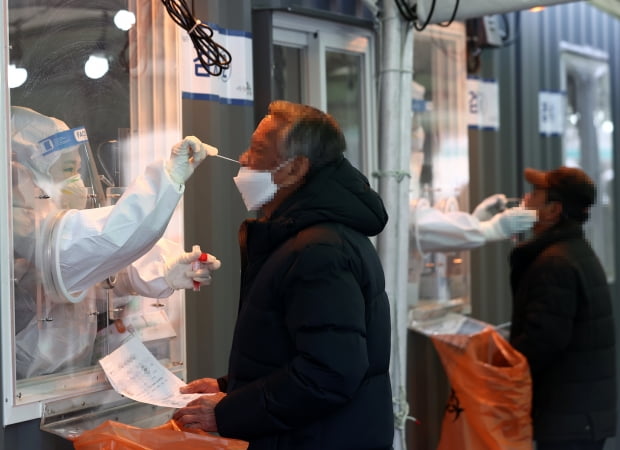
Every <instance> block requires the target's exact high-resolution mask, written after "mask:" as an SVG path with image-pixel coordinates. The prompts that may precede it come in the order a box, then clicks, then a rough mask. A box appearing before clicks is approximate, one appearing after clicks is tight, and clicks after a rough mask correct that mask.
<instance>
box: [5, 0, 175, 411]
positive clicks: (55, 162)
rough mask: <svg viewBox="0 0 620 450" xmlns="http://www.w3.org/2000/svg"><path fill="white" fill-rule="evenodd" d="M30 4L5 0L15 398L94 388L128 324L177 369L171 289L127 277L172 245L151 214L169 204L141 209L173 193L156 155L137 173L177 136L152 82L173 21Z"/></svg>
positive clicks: (146, 12)
mask: <svg viewBox="0 0 620 450" xmlns="http://www.w3.org/2000/svg"><path fill="white" fill-rule="evenodd" d="M33 5H34V4H33V2H32V1H30V0H11V1H10V2H9V43H10V60H11V74H10V83H11V92H10V96H11V100H10V101H11V165H12V202H13V208H12V218H13V223H12V231H13V248H14V277H13V278H14V280H15V283H14V299H13V301H14V308H13V309H14V325H15V327H14V331H15V334H14V337H13V338H14V347H13V350H14V356H15V359H14V361H15V373H16V383H15V395H14V398H13V399H12V401H11V402H9V403H10V404H14V405H17V406H20V405H28V404H32V403H35V402H38V401H42V400H47V399H52V398H58V397H62V396H66V395H76V394H78V393H80V392H85V391H91V392H92V391H93V390H96V389H104V388H106V387H107V386H106V383H105V376H103V375H102V373H101V371H100V369H99V366H98V364H97V361H98V359H99V358H101V357H102V356H104V355H106V354H108V353H109V352H111V351H112V350H114V349H115V348H117V347H118V346H119V345H120V344H121V343H122V342H123V340H124V339H126V338H127V337H128V336H130V335H131V334H136V335H138V336H140V337H141V338H142V340H143V341H144V342H145V343H146V344H147V346H148V347H149V349H151V351H152V352H153V353H154V354H155V355H156V356H157V357H158V358H160V359H161V360H162V361H163V362H164V363H165V364H167V365H168V366H169V367H173V366H174V367H176V368H177V369H178V368H180V367H183V355H182V354H181V350H180V349H181V346H182V338H181V339H179V338H178V337H181V336H182V335H183V332H184V330H182V329H181V326H182V324H181V317H182V314H181V307H182V300H183V298H182V295H181V294H179V293H174V294H173V295H172V296H170V297H169V290H168V289H167V285H165V282H164V285H159V286H156V284H155V282H153V283H151V284H148V283H146V284H148V288H144V287H143V286H141V287H138V284H135V283H134V282H133V281H132V282H129V281H128V280H130V279H131V280H137V279H138V276H136V274H140V278H144V279H146V277H147V276H146V273H145V272H144V270H145V269H144V268H145V267H147V266H148V267H149V270H150V269H151V268H153V267H154V266H155V264H154V265H149V261H155V260H157V261H164V260H165V258H166V257H168V256H171V255H177V254H178V252H180V251H181V250H182V247H181V246H180V245H179V244H177V243H176V242H172V241H169V240H158V238H159V237H160V233H161V232H162V231H163V229H162V228H161V227H160V226H159V225H157V224H156V222H157V219H156V218H155V217H162V221H161V226H163V227H164V228H165V225H167V224H168V219H169V217H170V215H172V213H173V212H174V209H172V210H170V211H166V212H164V211H161V210H158V212H157V213H155V212H153V211H150V210H148V206H145V205H149V204H153V205H155V204H159V203H158V202H156V201H155V198H154V196H155V195H161V197H159V198H162V199H163V198H165V197H163V196H164V195H167V196H168V197H167V198H169V199H176V198H180V195H179V194H178V192H177V191H176V190H175V189H176V188H173V190H174V192H173V191H170V192H173V193H172V194H164V192H168V191H167V189H169V188H168V187H167V186H170V183H169V182H168V184H166V183H165V182H164V181H163V180H167V178H166V175H165V174H164V173H163V164H153V165H152V167H153V169H148V170H149V171H148V175H146V174H147V171H146V170H145V168H146V166H147V165H149V164H150V163H151V162H153V161H154V160H155V159H158V158H159V157H160V155H161V154H162V152H163V153H164V154H165V155H166V157H167V155H168V153H169V149H170V147H171V145H172V144H174V142H175V141H176V140H178V136H179V135H180V132H179V124H178V123H176V122H175V121H174V120H169V118H168V117H169V116H166V114H170V116H172V117H176V116H178V104H174V103H172V104H171V102H170V101H166V99H169V98H173V99H180V95H178V92H176V91H175V89H176V88H175V86H176V85H177V84H176V83H175V82H174V81H175V80H174V79H172V78H166V80H167V81H165V82H161V80H160V79H161V78H162V77H167V76H168V74H169V73H170V70H173V71H175V70H176V66H175V64H174V61H176V53H175V52H176V36H177V35H176V27H175V25H174V24H173V22H172V21H171V20H170V18H169V17H167V16H166V12H165V9H164V8H163V6H162V5H161V4H160V3H159V2H151V1H150V0H136V1H134V0H128V1H125V2H123V1H119V0H96V1H94V0H93V1H86V0H85V1H82V2H74V1H69V0H67V1H56V0H55V1H48V2H46V1H41V2H36V6H33ZM121 7H122V9H121ZM151 8H152V9H153V12H151ZM129 9H131V12H130V11H129ZM119 11H121V15H120V16H119V15H118V13H119ZM139 12H142V14H139ZM123 15H124V17H125V18H128V19H129V20H128V21H127V22H122V20H121V21H119V17H120V19H122V17H123ZM140 17H142V18H143V19H140ZM43 18H44V19H43ZM136 20H137V22H138V24H137V26H136V25H135V24H136ZM141 20H142V22H140V21H141ZM158 20H159V22H158ZM151 26H153V27H154V28H151ZM136 28H139V30H136ZM152 30H157V32H156V33H153V32H152ZM171 30H172V32H171ZM158 39H161V40H163V42H164V43H163V44H161V45H160V44H159V41H158ZM149 46H156V47H157V49H158V52H150V51H148V50H149ZM143 55H144V56H143ZM153 55H156V57H153ZM145 57H148V58H149V61H148V64H145V61H144V60H142V59H141V58H145ZM171 61H172V63H171ZM167 67H170V68H172V69H170V70H165V69H164V68H167ZM174 76H176V75H174ZM156 86H159V87H158V88H155V87H156ZM168 86H170V87H168ZM154 92H157V95H153V94H154ZM155 97H156V98H158V103H157V104H153V103H152V102H151V99H153V98H155ZM175 101H176V100H175ZM162 111H163V112H162ZM153 118H154V119H153ZM157 121H159V122H157ZM156 122H157V123H156ZM154 130H155V131H154ZM171 136H174V138H172V139H171ZM145 142H146V143H147V144H145ZM153 142H155V143H154V144H153ZM131 167H136V168H137V170H135V171H133V170H131V169H130V168H131ZM138 175H139V176H148V178H149V180H150V182H147V183H144V182H143V184H142V185H141V186H143V185H149V187H150V188H149V189H148V192H146V191H144V190H143V188H141V187H139V186H138V185H137V184H135V183H133V180H134V179H135V178H136V177H137V176H138ZM128 186H129V187H128ZM153 188H154V189H153ZM153 191H155V192H156V194H152V192H153ZM124 193H127V195H124ZM117 202H118V205H116V206H114V205H115V204H116V203H117ZM171 205H172V206H171V208H173V207H174V206H175V205H176V203H174V202H172V203H171ZM158 207H159V206H158ZM136 211H140V213H141V214H144V216H143V217H149V224H148V225H149V226H143V224H142V223H141V222H140V220H141V219H139V218H137V216H138V215H139V214H138V213H135V212H136ZM113 215H115V216H113ZM164 216H165V218H163V217H164ZM113 217H115V218H113ZM151 225H152V226H151ZM176 237H177V238H178V237H179V236H178V235H177V236H176ZM177 242H178V239H177ZM153 245H155V246H154V247H153ZM147 252H148V253H147ZM145 253H146V255H145ZM142 255H144V256H143V257H142ZM138 258H140V259H138ZM158 258H159V259H158ZM159 264H162V263H161V262H160V263H159ZM161 275H163V270H162V273H161ZM153 278H155V275H153ZM160 280H161V281H163V278H162V277H160ZM164 286H165V287H164ZM137 292H140V293H141V294H142V295H145V296H148V297H149V298H145V297H143V296H140V295H138V293H137ZM158 297H162V298H158ZM174 338H176V339H174ZM3 369H4V371H5V373H9V371H10V367H3ZM5 394H6V395H9V393H6V392H5ZM6 417H7V416H6V415H5V421H6Z"/></svg>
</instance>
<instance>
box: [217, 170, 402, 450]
mask: <svg viewBox="0 0 620 450" xmlns="http://www.w3.org/2000/svg"><path fill="white" fill-rule="evenodd" d="M386 222H387V214H386V212H385V209H384V207H383V203H382V201H381V199H380V197H379V196H378V195H377V194H376V193H375V192H374V191H372V190H371V189H370V187H369V186H368V182H367V180H366V179H365V178H364V177H363V175H362V174H361V173H360V172H358V171H357V170H356V169H354V168H353V167H352V166H351V165H350V164H349V162H348V161H347V160H346V159H343V160H341V161H340V162H338V163H336V164H333V165H331V166H328V167H325V168H323V169H322V170H321V171H320V172H319V173H317V174H316V175H314V176H313V177H312V178H311V179H310V180H309V181H308V182H307V183H306V184H305V185H304V186H303V187H302V188H300V189H299V190H298V191H297V192H295V193H294V194H293V195H292V196H291V197H289V198H288V199H287V200H285V202H284V203H283V204H282V205H281V206H280V207H279V208H278V211H276V212H275V214H274V215H273V216H272V218H271V219H270V220H269V221H254V220H248V221H246V222H244V224H243V225H242V227H241V230H240V245H241V252H242V275H241V276H242V278H241V299H240V305H239V314H238V319H237V324H236V327H235V333H234V338H233V345H232V351H231V355H230V362H229V372H228V378H227V388H226V391H227V393H228V395H227V397H226V398H225V399H224V400H222V401H221V402H220V403H219V404H218V406H217V407H216V409H215V414H216V421H217V426H218V431H219V432H220V434H222V435H223V436H227V437H234V438H238V439H244V440H248V441H250V449H251V450H257V449H295V450H303V449H312V450H318V449H321V450H326V449H338V450H346V449H352V450H353V449H355V450H363V449H389V448H391V446H392V440H393V429H394V420H393V415H392V394H391V388H390V379H389V372H388V371H389V359H390V312H389V303H388V298H387V295H386V293H385V281H384V275H383V269H382V267H381V263H380V261H379V258H378V255H377V253H376V251H375V249H374V247H373V246H372V243H371V242H370V240H369V239H368V237H367V236H372V235H376V234H378V233H379V232H381V230H382V229H383V228H384V226H385V224H386Z"/></svg>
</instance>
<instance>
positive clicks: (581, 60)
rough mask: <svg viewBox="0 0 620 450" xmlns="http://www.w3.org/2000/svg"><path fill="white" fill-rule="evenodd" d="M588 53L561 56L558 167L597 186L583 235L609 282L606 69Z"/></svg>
mask: <svg viewBox="0 0 620 450" xmlns="http://www.w3.org/2000/svg"><path fill="white" fill-rule="evenodd" d="M588 52H589V50H587V49H586V50H585V51H584V53H583V54H581V53H576V52H568V51H567V52H564V53H563V54H562V65H563V67H564V70H565V74H564V77H565V79H564V83H565V86H566V89H565V90H566V95H567V102H566V119H565V126H566V129H565V132H564V136H563V151H564V155H563V157H564V161H563V164H565V165H567V166H572V167H580V168H581V169H583V170H584V171H585V172H586V173H587V174H588V175H589V176H590V177H591V178H592V180H594V182H595V183H596V185H597V188H598V198H597V202H596V204H595V205H594V206H593V207H592V208H591V210H590V220H588V222H586V224H585V231H586V236H587V237H588V239H589V241H590V242H591V244H592V247H593V248H594V250H595V251H596V253H597V255H598V257H599V258H600V260H601V263H602V264H603V267H604V268H605V271H606V273H607V278H608V280H609V282H613V281H614V279H615V255H614V248H615V247H614V244H613V242H614V229H613V205H614V199H613V183H614V170H613V167H614V164H613V155H614V148H613V130H614V126H613V120H612V116H611V103H610V98H611V92H610V89H611V88H610V73H609V63H608V62H607V59H606V58H605V57H603V56H601V57H592V56H590V54H589V53H588Z"/></svg>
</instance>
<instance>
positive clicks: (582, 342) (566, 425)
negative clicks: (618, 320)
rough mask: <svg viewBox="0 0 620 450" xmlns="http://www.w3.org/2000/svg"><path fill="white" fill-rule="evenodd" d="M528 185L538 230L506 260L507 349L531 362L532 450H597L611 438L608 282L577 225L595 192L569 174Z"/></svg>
mask: <svg viewBox="0 0 620 450" xmlns="http://www.w3.org/2000/svg"><path fill="white" fill-rule="evenodd" d="M525 178H526V179H527V180H528V181H529V182H530V183H532V184H533V186H534V190H533V191H532V192H531V193H530V194H527V195H526V197H525V200H524V204H525V206H526V207H529V208H533V209H536V210H537V212H538V222H537V223H536V224H535V225H534V229H533V231H534V236H533V238H532V239H531V240H529V241H526V242H524V243H522V244H521V245H519V246H517V247H516V248H515V249H514V250H513V251H512V253H511V255H510V263H511V267H512V272H511V284H512V291H513V313H512V327H511V333H510V341H511V343H512V345H513V346H514V347H515V348H517V349H518V350H519V351H521V352H522V353H523V354H524V355H525V356H526V357H527V359H528V361H529V364H530V369H531V373H532V385H533V398H532V418H533V425H534V439H535V440H536V444H537V450H560V449H561V450H572V449H588V450H590V449H602V448H603V446H604V444H605V440H606V439H607V438H608V437H611V436H614V435H615V427H616V366H615V353H616V352H615V332H614V321H613V316H612V307H611V296H610V291H609V287H608V284H607V277H606V275H605V271H604V270H603V267H602V266H601V263H600V262H599V259H598V258H597V256H596V254H595V253H594V251H593V249H592V248H591V246H590V244H589V243H588V242H587V240H586V239H585V238H584V233H583V226H582V224H583V223H584V222H585V221H586V220H587V218H588V216H589V208H590V206H591V205H592V204H593V203H594V202H595V199H596V187H595V185H594V183H593V182H592V180H591V179H590V178H589V177H588V176H587V175H586V174H585V172H583V171H582V170H580V169H576V168H568V167H560V168H558V169H555V170H552V171H549V172H542V171H538V170H533V169H526V170H525Z"/></svg>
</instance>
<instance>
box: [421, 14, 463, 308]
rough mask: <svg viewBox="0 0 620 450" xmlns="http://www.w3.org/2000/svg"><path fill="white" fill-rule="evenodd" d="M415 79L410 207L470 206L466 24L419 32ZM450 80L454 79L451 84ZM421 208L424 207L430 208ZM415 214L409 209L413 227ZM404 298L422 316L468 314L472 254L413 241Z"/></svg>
mask: <svg viewBox="0 0 620 450" xmlns="http://www.w3.org/2000/svg"><path fill="white" fill-rule="evenodd" d="M414 47H415V58H414V68H413V73H414V76H413V80H412V102H411V105H412V121H411V137H412V139H411V157H410V173H411V175H412V176H411V182H410V196H409V198H410V205H411V206H410V208H411V209H412V210H413V211H415V210H416V208H418V207H423V206H420V205H428V206H431V207H434V208H437V209H439V210H441V211H444V212H450V211H459V210H460V211H468V210H469V199H468V195H467V194H468V185H469V157H468V147H467V124H466V119H465V113H466V109H465V98H466V96H465V80H466V74H465V72H464V67H465V63H464V56H465V49H464V47H465V46H464V30H463V27H462V24H453V25H451V26H450V27H448V28H443V27H437V26H431V27H428V28H427V30H426V31H425V32H424V33H420V34H416V35H415V40H414ZM455 80H457V81H456V82H455ZM428 206H426V207H428ZM415 218H416V213H412V214H410V220H411V221H412V222H411V224H410V229H413V230H415V226H416V224H415V220H416V219H415ZM409 248H410V257H409V303H410V305H411V306H415V308H414V309H413V310H412V312H411V314H412V317H413V318H414V319H416V320H426V319H429V318H432V317H437V316H440V315H441V314H444V313H445V311H446V309H449V310H457V311H461V312H465V313H467V312H469V308H470V299H469V296H470V292H469V291H470V288H469V286H470V282H469V278H470V273H469V254H468V252H465V251H453V252H436V253H428V254H424V255H422V254H421V253H420V252H419V251H418V250H417V245H416V243H415V242H410V245H409Z"/></svg>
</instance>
